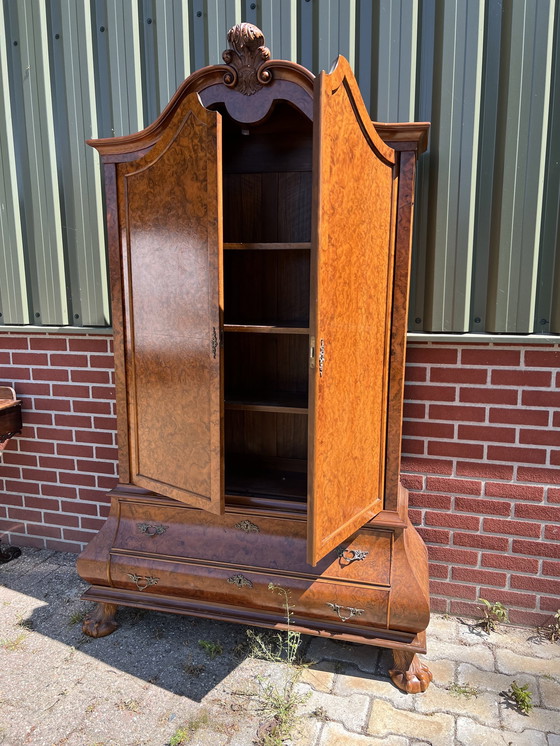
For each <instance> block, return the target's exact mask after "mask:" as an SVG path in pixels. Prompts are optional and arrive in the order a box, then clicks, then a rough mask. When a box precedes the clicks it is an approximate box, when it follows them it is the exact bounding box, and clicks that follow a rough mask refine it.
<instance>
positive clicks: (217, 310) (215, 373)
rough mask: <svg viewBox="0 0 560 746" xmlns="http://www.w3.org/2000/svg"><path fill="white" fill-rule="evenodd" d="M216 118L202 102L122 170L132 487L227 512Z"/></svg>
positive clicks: (182, 110) (180, 113) (190, 105)
mask: <svg viewBox="0 0 560 746" xmlns="http://www.w3.org/2000/svg"><path fill="white" fill-rule="evenodd" d="M221 173H222V168H221V117H220V115H219V114H217V113H216V112H213V111H209V110H207V109H205V108H204V107H203V106H202V104H201V103H200V100H199V98H198V95H197V94H196V93H193V94H191V95H189V96H187V97H186V98H185V99H184V100H183V101H182V102H181V103H180V104H179V106H178V107H177V109H176V111H175V112H174V114H173V117H172V119H171V121H170V122H169V123H168V124H167V125H166V127H165V129H164V130H163V133H162V135H161V138H160V139H159V140H158V141H157V142H156V143H155V145H153V147H152V148H151V149H150V150H149V151H148V152H147V153H146V154H145V155H143V156H141V157H140V158H138V159H136V160H132V161H130V162H128V163H119V164H118V166H117V187H118V204H119V229H120V242H121V261H122V277H123V298H124V306H125V308H124V318H125V330H124V331H125V340H126V342H125V344H126V366H125V367H126V378H127V381H126V384H127V385H126V390H127V406H128V421H129V446H130V449H129V452H130V481H131V482H132V483H133V484H135V485H138V486H139V487H143V488H145V489H148V490H153V491H154V492H156V493H158V494H160V495H165V496H167V497H171V498H175V499H177V500H181V501H182V502H185V503H188V504H189V505H193V506H196V507H199V508H205V509H206V510H209V511H211V512H213V513H220V512H222V511H223V500H224V498H223V494H224V490H223V460H222V455H221V450H222V449H221V446H222V440H223V438H222V430H223V403H222V402H223V397H222V386H223V384H222V363H221V347H220V337H221V334H220V332H221V324H222V310H221V309H222V307H223V303H222V284H223V283H222V225H221V213H222V210H221V199H222V196H221V195H222V186H221Z"/></svg>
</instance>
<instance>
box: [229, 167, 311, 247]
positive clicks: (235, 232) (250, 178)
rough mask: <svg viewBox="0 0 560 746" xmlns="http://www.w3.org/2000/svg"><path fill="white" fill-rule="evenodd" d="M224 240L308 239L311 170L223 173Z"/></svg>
mask: <svg viewBox="0 0 560 746" xmlns="http://www.w3.org/2000/svg"><path fill="white" fill-rule="evenodd" d="M223 196H224V199H223V204H224V241H226V242H231V243H236V242H239V243H243V242H245V243H249V242H259V241H262V242H275V241H309V240H310V238H311V171H303V172H291V171H287V172H271V173H233V174H232V173H227V172H224V195H223Z"/></svg>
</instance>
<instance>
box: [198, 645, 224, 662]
mask: <svg viewBox="0 0 560 746" xmlns="http://www.w3.org/2000/svg"><path fill="white" fill-rule="evenodd" d="M198 646H199V647H200V648H202V649H203V650H204V652H205V653H206V654H207V655H209V656H210V659H211V660H214V658H216V657H217V656H218V655H221V654H222V653H223V652H224V649H223V648H222V646H221V645H220V643H219V642H209V641H208V640H199V641H198Z"/></svg>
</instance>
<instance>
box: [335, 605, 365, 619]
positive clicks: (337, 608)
mask: <svg viewBox="0 0 560 746" xmlns="http://www.w3.org/2000/svg"><path fill="white" fill-rule="evenodd" d="M327 606H330V607H331V609H332V610H333V611H336V613H337V614H338V618H339V619H342V621H343V622H347V621H348V619H351V618H352V617H353V616H360V614H363V613H364V609H355V608H354V607H353V606H339V605H338V604H331V603H329V602H327ZM344 610H346V611H349V612H350V613H349V614H345V613H344Z"/></svg>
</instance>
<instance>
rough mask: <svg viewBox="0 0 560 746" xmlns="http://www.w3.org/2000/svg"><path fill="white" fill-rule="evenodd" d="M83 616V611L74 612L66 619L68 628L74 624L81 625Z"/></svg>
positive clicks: (84, 613)
mask: <svg viewBox="0 0 560 746" xmlns="http://www.w3.org/2000/svg"><path fill="white" fill-rule="evenodd" d="M85 616H86V612H85V611H84V610H82V611H75V612H74V613H73V614H72V615H71V616H70V618H69V619H68V626H69V627H73V626H74V625H75V624H81V622H83V621H84V619H85Z"/></svg>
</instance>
